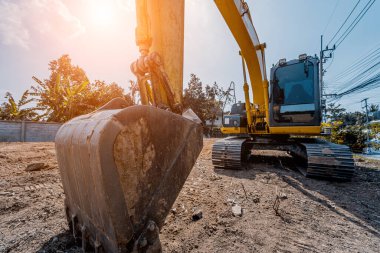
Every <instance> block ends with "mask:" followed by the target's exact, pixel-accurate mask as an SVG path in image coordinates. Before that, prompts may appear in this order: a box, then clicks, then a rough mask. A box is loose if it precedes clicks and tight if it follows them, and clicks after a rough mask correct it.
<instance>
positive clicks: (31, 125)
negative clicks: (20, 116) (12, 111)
mask: <svg viewBox="0 0 380 253" xmlns="http://www.w3.org/2000/svg"><path fill="white" fill-rule="evenodd" d="M61 125H62V124H60V123H47V122H32V121H4V120H0V142H48V141H54V138H55V134H56V133H57V131H58V129H59V128H60V127H61Z"/></svg>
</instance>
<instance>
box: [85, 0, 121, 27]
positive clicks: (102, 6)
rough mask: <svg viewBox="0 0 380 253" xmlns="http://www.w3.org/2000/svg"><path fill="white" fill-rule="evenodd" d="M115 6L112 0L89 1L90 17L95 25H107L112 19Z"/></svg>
mask: <svg viewBox="0 0 380 253" xmlns="http://www.w3.org/2000/svg"><path fill="white" fill-rule="evenodd" d="M115 14H116V13H115V6H114V3H113V1H107V0H100V1H93V2H92V3H91V12H90V15H91V18H92V21H93V22H94V24H95V25H98V26H103V27H106V26H109V25H111V24H112V23H113V21H114V16H115Z"/></svg>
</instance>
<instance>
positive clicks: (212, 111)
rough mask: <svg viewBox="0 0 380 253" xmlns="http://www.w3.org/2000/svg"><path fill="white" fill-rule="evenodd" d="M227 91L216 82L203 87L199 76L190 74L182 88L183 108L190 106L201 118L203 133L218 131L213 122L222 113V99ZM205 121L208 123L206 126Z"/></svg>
mask: <svg viewBox="0 0 380 253" xmlns="http://www.w3.org/2000/svg"><path fill="white" fill-rule="evenodd" d="M227 93H228V92H226V91H224V90H223V88H222V87H219V85H218V84H217V83H216V82H214V83H213V84H212V85H208V84H207V85H205V87H204V88H203V83H202V82H201V80H200V79H199V77H197V76H196V75H195V74H190V81H189V82H188V84H187V88H185V90H184V96H183V104H184V107H185V108H191V109H192V110H193V111H194V112H195V113H196V114H197V115H198V117H199V118H200V119H201V120H202V122H203V124H204V132H205V134H210V135H211V136H214V135H216V133H218V131H220V130H219V128H218V127H215V126H214V123H215V121H216V119H217V117H218V116H220V114H221V113H222V108H223V100H224V99H225V98H226V97H227V98H228V96H227ZM225 102H227V103H228V102H229V101H225ZM206 121H208V122H209V123H210V124H209V125H208V126H207V125H206Z"/></svg>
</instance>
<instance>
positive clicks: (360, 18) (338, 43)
mask: <svg viewBox="0 0 380 253" xmlns="http://www.w3.org/2000/svg"><path fill="white" fill-rule="evenodd" d="M375 2H376V0H373V1H372V2H371V1H369V2H368V3H367V4H366V6H364V8H363V10H362V11H361V12H360V13H359V15H361V16H360V17H359V15H358V16H357V17H356V18H355V20H354V21H353V22H352V23H351V25H350V26H349V27H348V28H347V30H346V31H345V32H344V33H343V34H342V35H341V36H340V37H339V39H338V40H337V41H336V43H337V45H336V46H337V47H338V46H339V45H340V44H342V42H343V41H344V40H345V39H346V38H347V36H348V35H349V34H350V33H351V32H352V30H353V29H354V28H355V27H356V25H357V24H358V23H359V22H360V20H362V18H363V17H364V15H365V14H366V13H367V12H368V10H369V9H370V8H371V7H372V5H373V4H374V3H375ZM369 3H371V4H370V5H369V6H368V4H369ZM367 6H368V8H367V9H366V10H365V11H364V9H365V8H366V7H367ZM363 11H364V13H363V14H361V13H362V12H363ZM357 18H359V19H358V21H356V20H357ZM355 21H356V23H355V24H354V22H355ZM352 25H353V26H352ZM351 26H352V28H351V29H350V27H351ZM348 29H350V30H349V31H348ZM347 31H348V33H347V34H346V35H345V36H344V37H343V39H342V40H340V38H342V36H343V35H344V34H345V33H346V32H347ZM339 40H340V41H339ZM338 41H339V42H338Z"/></svg>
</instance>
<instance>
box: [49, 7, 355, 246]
mask: <svg viewBox="0 0 380 253" xmlns="http://www.w3.org/2000/svg"><path fill="white" fill-rule="evenodd" d="M214 2H215V4H216V6H217V8H218V9H219V11H220V12H221V14H222V16H223V18H224V19H225V21H226V23H227V25H228V27H229V28H230V30H231V32H232V34H233V35H234V37H235V39H236V41H237V43H238V45H239V47H240V50H241V56H242V62H243V69H244V77H245V79H244V80H245V83H244V91H245V103H244V104H243V103H240V104H239V103H238V104H235V105H234V106H233V108H232V110H231V113H230V114H228V115H225V117H224V118H223V124H224V127H223V129H222V131H223V133H225V134H230V135H231V134H233V135H236V136H230V137H228V138H226V139H223V140H219V141H217V142H216V143H215V145H214V146H213V153H212V161H213V164H214V166H215V167H216V168H227V169H230V168H233V169H240V168H242V167H243V166H244V163H246V162H247V159H248V157H249V155H250V151H251V149H252V148H265V149H280V150H286V151H289V152H291V153H292V154H294V155H297V156H299V157H302V159H303V160H304V161H305V162H306V163H307V164H306V169H307V173H308V175H311V176H312V175H316V176H329V177H331V178H334V177H337V178H341V177H342V175H343V176H344V175H346V176H347V177H348V178H349V177H350V176H349V175H351V174H352V173H353V165H352V163H353V162H352V155H351V153H350V152H349V151H348V148H346V147H344V146H333V144H330V143H326V142H322V141H315V140H313V139H311V138H298V139H297V138H290V136H293V135H301V136H306V135H319V134H321V124H320V123H321V115H320V112H321V110H320V108H321V99H320V98H321V91H320V87H319V84H318V59H316V58H315V57H308V56H302V57H301V56H300V57H299V59H297V60H293V61H289V62H287V61H286V60H280V61H279V63H278V64H277V65H276V66H275V67H274V68H272V71H271V77H272V79H271V81H270V84H269V82H268V81H267V78H266V67H265V57H264V49H265V44H260V43H259V40H258V37H257V35H256V32H255V29H254V26H253V23H252V20H251V14H250V12H249V9H248V5H247V3H246V2H245V1H243V0H215V1H214ZM184 8H185V5H184V0H136V14H137V28H136V44H137V46H138V47H139V51H140V57H139V58H138V59H137V60H136V61H135V62H133V63H132V65H131V70H132V72H133V73H134V74H135V75H136V77H137V81H138V85H139V90H140V99H141V103H142V105H135V106H130V107H126V103H125V101H124V100H123V99H114V100H111V101H110V102H109V103H107V104H106V105H104V106H103V107H101V108H99V109H98V110H97V111H95V112H93V113H90V114H87V115H82V116H79V117H77V118H74V119H72V120H70V121H69V122H67V123H65V124H64V125H63V126H62V127H61V128H60V129H59V131H58V133H57V135H56V140H55V143H56V153H57V159H58V165H59V170H60V174H61V178H62V184H63V188H64V192H65V197H66V198H65V208H66V215H67V219H68V222H69V226H70V229H71V231H72V233H73V235H74V237H75V238H78V240H80V241H81V242H82V248H83V251H86V250H87V249H88V248H89V247H91V248H93V250H94V251H95V252H160V251H161V245H160V241H159V230H160V229H161V228H162V226H163V225H164V221H165V218H166V216H167V214H168V213H169V211H170V209H171V207H172V205H173V203H174V201H175V199H176V198H177V196H178V194H179V192H180V190H181V188H182V186H183V184H184V182H185V181H186V178H187V176H188V175H189V173H190V171H191V169H192V167H193V165H194V164H195V162H196V159H197V157H198V155H199V153H200V151H201V149H202V145H203V140H202V136H203V131H202V125H201V122H200V120H199V118H198V117H197V116H196V115H195V114H194V113H193V112H192V111H191V109H188V110H185V108H183V104H182V92H183V91H182V89H183V86H182V85H183V47H184ZM245 66H246V67H247V69H248V73H249V76H250V81H251V91H252V97H253V100H252V101H251V100H250V96H249V88H248V87H249V86H248V81H247V78H246V75H245ZM293 90H294V91H295V92H296V94H295V95H294V94H293V95H292V93H293ZM321 161H324V162H321ZM333 165H334V166H333ZM313 166H314V167H313ZM318 166H321V167H318ZM344 170H346V172H347V173H346V174H344V173H343V171H344Z"/></svg>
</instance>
